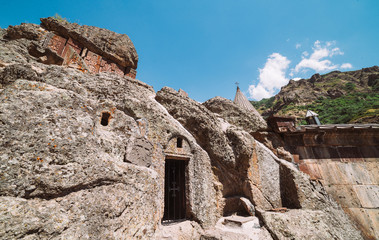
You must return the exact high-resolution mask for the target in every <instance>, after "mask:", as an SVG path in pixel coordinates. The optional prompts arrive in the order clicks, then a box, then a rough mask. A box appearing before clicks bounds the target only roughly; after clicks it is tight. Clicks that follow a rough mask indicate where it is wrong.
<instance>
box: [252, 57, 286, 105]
mask: <svg viewBox="0 0 379 240" xmlns="http://www.w3.org/2000/svg"><path fill="white" fill-rule="evenodd" d="M290 62H291V61H290V60H288V59H287V58H286V57H284V56H282V55H280V54H279V53H273V54H271V55H270V56H269V57H268V59H267V61H266V64H265V66H264V67H263V68H262V69H259V83H258V84H257V85H256V86H254V85H251V86H249V93H250V97H251V98H253V99H256V100H260V99H262V98H267V97H271V96H273V95H274V92H275V90H278V89H279V88H280V87H282V86H283V85H285V84H287V83H288V79H287V78H286V76H285V74H286V70H287V69H288V66H289V64H290Z"/></svg>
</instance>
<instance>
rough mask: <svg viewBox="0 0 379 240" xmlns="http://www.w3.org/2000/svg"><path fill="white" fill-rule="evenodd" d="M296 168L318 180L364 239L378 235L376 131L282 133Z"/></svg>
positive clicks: (378, 137)
mask: <svg viewBox="0 0 379 240" xmlns="http://www.w3.org/2000/svg"><path fill="white" fill-rule="evenodd" d="M282 136H283V137H284V142H285V143H286V149H287V150H289V151H290V152H291V153H292V154H293V159H294V161H295V162H296V163H297V164H298V166H299V169H300V170H301V171H303V172H305V173H307V174H308V175H309V176H310V177H311V179H313V180H317V181H320V182H321V183H322V184H323V186H324V187H325V189H326V191H327V192H328V193H329V194H330V195H331V196H332V197H333V198H334V199H335V200H336V201H337V202H338V203H340V205H341V206H342V207H343V208H344V210H345V211H346V212H347V213H348V214H349V215H350V216H351V218H352V219H353V220H354V221H355V222H356V223H357V225H358V227H359V228H360V229H361V230H362V232H363V233H364V235H365V237H366V239H377V238H376V237H375V236H379V217H378V216H379V129H378V128H372V127H371V128H370V127H368V128H365V129H357V128H354V127H351V128H349V129H337V128H334V129H328V130H321V129H317V130H308V131H307V130H306V131H304V132H294V133H284V134H283V135H282Z"/></svg>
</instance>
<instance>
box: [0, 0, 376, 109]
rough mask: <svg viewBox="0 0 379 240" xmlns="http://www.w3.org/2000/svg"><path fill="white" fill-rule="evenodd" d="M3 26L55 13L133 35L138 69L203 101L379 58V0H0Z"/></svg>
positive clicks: (270, 90)
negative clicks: (137, 56)
mask: <svg viewBox="0 0 379 240" xmlns="http://www.w3.org/2000/svg"><path fill="white" fill-rule="evenodd" d="M0 6H1V10H0V27H1V28H6V27H8V25H18V24H20V23H22V22H28V23H37V24H39V23H40V21H39V18H41V17H48V16H53V15H55V14H56V13H58V14H59V15H61V16H62V17H65V18H67V19H68V20H69V21H71V22H77V23H79V24H85V25H93V26H98V27H102V28H107V29H110V30H112V31H115V32H118V33H125V34H127V35H128V36H129V37H130V38H131V40H132V41H133V43H134V45H135V47H136V49H137V53H138V55H139V63H138V69H137V72H138V73H137V78H138V79H139V80H141V81H144V82H146V83H148V84H150V85H152V86H154V89H155V90H156V91H158V90H159V89H161V88H162V87H164V86H169V87H172V88H174V89H176V90H178V89H179V88H182V89H183V90H185V91H186V92H188V93H189V96H190V97H191V98H193V99H195V100H197V101H200V102H203V101H206V100H207V99H210V98H212V97H215V96H222V97H225V98H228V99H233V98H234V94H235V84H234V83H235V82H239V83H240V88H241V90H242V91H243V92H244V93H245V94H246V95H247V96H248V97H250V98H258V99H259V98H262V97H269V96H271V95H273V94H275V93H277V92H278V91H279V90H280V87H281V86H283V85H285V84H286V83H287V82H288V80H289V79H291V78H296V79H297V78H309V77H310V76H311V75H312V74H314V73H316V72H319V73H327V72H330V71H332V70H341V71H348V70H349V71H350V70H356V69H361V68H363V67H370V66H373V65H379V1H378V0H325V1H324V0H306V1H304V0H285V1H284V0H282V1H279V0H234V1H232V0H230V1H226V0H186V1H179V0H134V1H125V0H124V1H121V0H118V1H115V0H107V1H105V0H104V1H100V0H91V1H9V0H7V1H3V0H1V1H0Z"/></svg>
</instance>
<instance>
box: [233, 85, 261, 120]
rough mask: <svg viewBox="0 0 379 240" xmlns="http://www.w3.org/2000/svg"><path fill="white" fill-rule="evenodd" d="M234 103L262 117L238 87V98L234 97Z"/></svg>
mask: <svg viewBox="0 0 379 240" xmlns="http://www.w3.org/2000/svg"><path fill="white" fill-rule="evenodd" d="M233 102H234V103H235V104H237V105H238V106H240V107H241V108H243V109H245V110H247V111H251V112H254V113H256V114H258V115H260V114H259V113H258V111H257V110H256V109H255V108H254V106H253V105H252V104H251V103H250V102H249V100H247V98H246V97H245V95H243V93H242V92H241V90H240V88H239V87H238V86H237V92H236V96H235V97H234V101H233Z"/></svg>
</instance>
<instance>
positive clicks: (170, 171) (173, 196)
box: [163, 159, 187, 220]
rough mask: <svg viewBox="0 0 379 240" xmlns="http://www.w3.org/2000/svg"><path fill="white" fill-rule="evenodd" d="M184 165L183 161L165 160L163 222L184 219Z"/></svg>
mask: <svg viewBox="0 0 379 240" xmlns="http://www.w3.org/2000/svg"><path fill="white" fill-rule="evenodd" d="M186 164H187V161H185V160H173V159H166V164H165V196H164V202H165V204H164V216H163V220H179V219H185V218H186V188H185V187H186V184H185V179H186V178H185V169H186Z"/></svg>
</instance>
